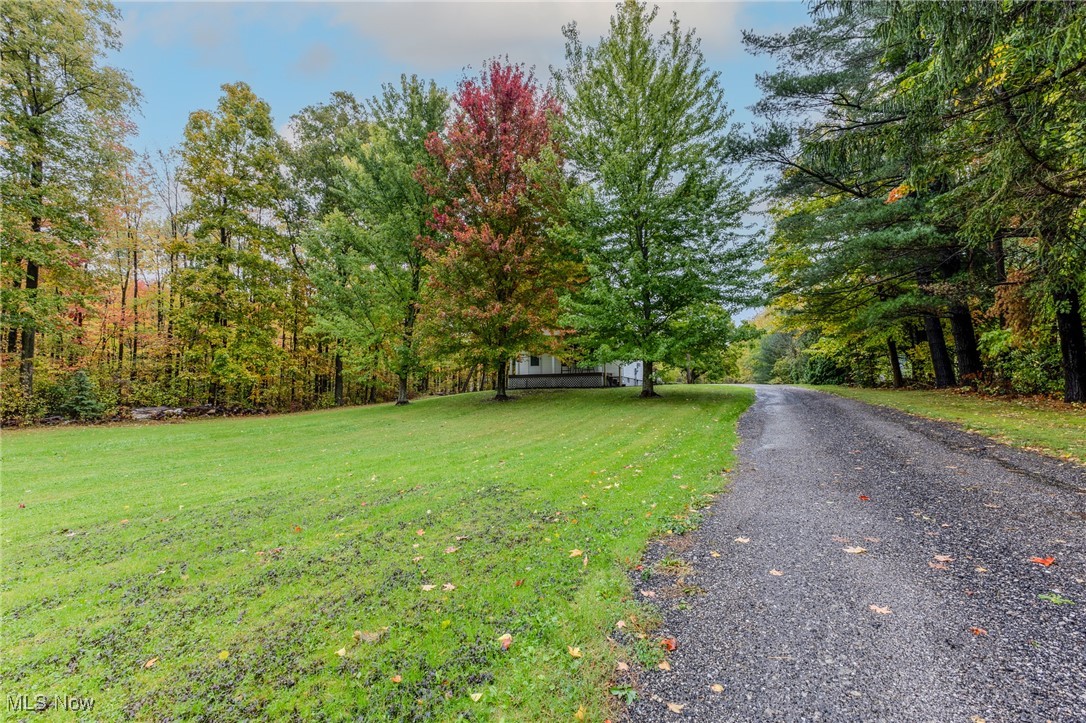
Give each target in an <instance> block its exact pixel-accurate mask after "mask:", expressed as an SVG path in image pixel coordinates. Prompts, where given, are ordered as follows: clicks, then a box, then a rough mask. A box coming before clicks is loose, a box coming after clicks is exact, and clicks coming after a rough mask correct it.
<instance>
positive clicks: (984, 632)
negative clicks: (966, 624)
mask: <svg viewBox="0 0 1086 723" xmlns="http://www.w3.org/2000/svg"><path fill="white" fill-rule="evenodd" d="M969 632H971V633H973V635H987V634H988V631H987V630H985V629H984V628H969Z"/></svg>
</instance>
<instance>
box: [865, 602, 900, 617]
mask: <svg viewBox="0 0 1086 723" xmlns="http://www.w3.org/2000/svg"><path fill="white" fill-rule="evenodd" d="M867 607H868V608H870V609H871V611H872V612H876V613H878V614H879V615H889V614H890V613H892V612H894V611H893V610H891V609H890V608H889V607H883V606H882V605H875V604H871V605H868V606H867Z"/></svg>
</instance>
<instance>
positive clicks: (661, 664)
mask: <svg viewBox="0 0 1086 723" xmlns="http://www.w3.org/2000/svg"><path fill="white" fill-rule="evenodd" d="M656 667H657V668H659V669H660V670H671V663H669V662H667V661H666V660H661V661H660V662H659V663H658V664H657V665H656Z"/></svg>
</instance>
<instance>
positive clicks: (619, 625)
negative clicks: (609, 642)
mask: <svg viewBox="0 0 1086 723" xmlns="http://www.w3.org/2000/svg"><path fill="white" fill-rule="evenodd" d="M615 627H616V628H618V629H619V630H622V628H624V627H626V621H625V620H619V621H618V622H617V623H615Z"/></svg>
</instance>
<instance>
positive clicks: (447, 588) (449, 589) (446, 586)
mask: <svg viewBox="0 0 1086 723" xmlns="http://www.w3.org/2000/svg"><path fill="white" fill-rule="evenodd" d="M441 589H442V590H444V591H445V592H452V591H453V590H455V589H456V585H453V584H452V583H451V582H447V583H445V584H444V585H442V586H441Z"/></svg>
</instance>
